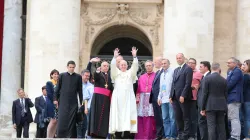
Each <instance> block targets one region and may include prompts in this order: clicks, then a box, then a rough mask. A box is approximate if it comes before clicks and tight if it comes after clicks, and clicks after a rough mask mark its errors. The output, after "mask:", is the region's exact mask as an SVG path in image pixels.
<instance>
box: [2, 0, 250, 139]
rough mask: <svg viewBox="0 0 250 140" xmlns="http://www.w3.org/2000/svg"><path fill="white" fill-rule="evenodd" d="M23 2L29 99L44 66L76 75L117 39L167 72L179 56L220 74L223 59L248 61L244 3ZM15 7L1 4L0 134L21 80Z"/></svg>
mask: <svg viewBox="0 0 250 140" xmlns="http://www.w3.org/2000/svg"><path fill="white" fill-rule="evenodd" d="M27 2H28V4H27V9H28V10H27V29H26V33H27V36H26V39H27V40H26V53H25V55H26V56H25V59H26V60H25V87H24V88H25V91H26V93H27V94H28V95H29V97H30V98H31V99H32V101H33V102H34V99H35V97H38V96H40V95H41V92H40V89H41V87H42V86H43V85H45V83H46V81H48V80H49V73H50V71H51V70H52V69H55V68H56V69H58V70H59V71H60V72H64V71H66V63H67V61H68V60H74V61H75V62H76V64H77V69H76V71H77V72H79V71H80V70H82V69H84V68H85V67H86V65H87V63H88V61H89V57H90V56H91V55H97V54H98V52H99V51H100V50H101V48H102V47H103V46H104V45H105V44H106V43H107V42H110V41H112V40H114V39H117V38H123V37H130V38H133V39H135V40H137V41H139V42H141V43H142V44H143V45H144V46H145V47H146V49H148V50H149V51H150V52H151V53H152V55H153V57H155V56H164V57H166V58H169V59H170V61H171V66H172V67H175V66H176V61H175V55H176V53H179V52H183V53H184V54H185V55H186V57H187V58H189V57H193V58H196V59H197V61H198V62H199V61H202V60H209V61H211V62H215V61H216V62H219V63H220V64H221V66H222V68H223V69H222V72H223V75H224V76H225V73H226V70H227V66H226V63H225V62H226V61H227V59H228V58H229V57H231V56H235V57H237V58H239V59H240V60H241V61H243V60H245V59H249V54H250V47H249V46H250V41H249V38H250V32H248V31H250V26H249V21H250V20H249V19H250V18H249V15H250V8H249V7H250V2H249V0H192V1H183V0H182V1H180V0H168V1H165V2H164V0H28V1H27ZM21 9H22V5H21V0H5V13H4V15H5V17H4V35H3V36H4V38H3V42H4V43H3V68H4V69H3V70H2V79H1V80H2V87H1V88H2V91H1V103H0V104H1V111H0V129H1V127H5V128H9V127H6V126H7V125H10V128H12V126H11V121H10V116H11V106H10V105H11V103H12V101H13V100H14V99H16V98H17V95H16V94H15V92H16V89H17V88H18V87H19V86H20V82H21V81H20V75H21V71H20V65H21V63H20V60H21V56H20V55H21V53H20V51H21V50H20V47H21V41H20V38H21V26H22V25H21V19H20V16H21V12H22V10H21ZM32 112H33V115H34V112H35V109H34V108H33V109H32ZM5 122H8V124H7V125H6V123H5ZM2 130H3V129H1V132H3V131H2ZM11 131H12V129H11ZM0 137H1V135H0Z"/></svg>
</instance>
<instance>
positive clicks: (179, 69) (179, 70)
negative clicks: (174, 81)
mask: <svg viewBox="0 0 250 140" xmlns="http://www.w3.org/2000/svg"><path fill="white" fill-rule="evenodd" d="M180 72H181V67H179V68H178V71H177V75H179V73H180Z"/></svg>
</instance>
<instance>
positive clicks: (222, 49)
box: [213, 0, 237, 76]
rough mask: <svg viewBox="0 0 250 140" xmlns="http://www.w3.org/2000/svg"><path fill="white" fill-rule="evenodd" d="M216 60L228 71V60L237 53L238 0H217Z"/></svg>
mask: <svg viewBox="0 0 250 140" xmlns="http://www.w3.org/2000/svg"><path fill="white" fill-rule="evenodd" d="M214 21H215V22H214V53H213V54H214V59H213V61H214V62H218V63H220V64H221V67H222V73H223V75H224V76H225V75H226V72H227V66H226V62H227V59H228V58H229V57H232V56H235V55H236V53H235V51H236V32H237V29H236V23H237V0H227V1H225V0H216V1H215V20H214Z"/></svg>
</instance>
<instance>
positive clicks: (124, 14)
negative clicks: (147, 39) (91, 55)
mask: <svg viewBox="0 0 250 140" xmlns="http://www.w3.org/2000/svg"><path fill="white" fill-rule="evenodd" d="M162 7H163V6H162V5H157V15H156V19H155V20H154V22H150V21H148V20H147V19H148V17H149V16H150V14H151V13H150V12H148V11H147V10H148V9H147V10H145V9H139V8H130V7H129V4H117V5H116V7H114V8H107V9H97V12H94V13H93V14H94V16H96V17H97V18H99V20H95V21H94V20H92V19H91V18H90V17H91V15H89V11H88V10H89V9H90V8H89V5H88V4H83V9H82V10H81V16H82V17H83V18H84V21H85V25H86V33H85V42H86V43H87V44H88V43H89V39H90V37H91V35H93V34H94V32H95V30H94V26H97V25H104V24H107V23H109V22H110V21H112V20H113V19H114V18H115V17H116V15H117V16H118V23H119V24H120V25H126V24H127V21H128V18H130V19H131V20H132V21H133V22H135V23H137V24H139V25H142V26H152V27H151V28H150V29H149V31H148V32H149V33H150V35H151V37H152V39H153V42H154V44H155V45H158V43H159V33H158V29H159V26H160V25H159V23H158V22H159V21H160V19H162V14H163V9H162Z"/></svg>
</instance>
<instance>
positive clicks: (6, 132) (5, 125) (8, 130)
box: [0, 115, 36, 140]
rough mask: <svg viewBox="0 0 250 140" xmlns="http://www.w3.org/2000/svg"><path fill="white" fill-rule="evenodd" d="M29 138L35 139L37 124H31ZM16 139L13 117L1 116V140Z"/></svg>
mask: <svg viewBox="0 0 250 140" xmlns="http://www.w3.org/2000/svg"><path fill="white" fill-rule="evenodd" d="M29 131H30V132H29V137H30V138H35V134H36V124H35V123H31V124H30V128H29ZM10 138H16V130H15V129H13V125H12V121H11V116H9V115H0V139H1V140H2V139H10Z"/></svg>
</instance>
